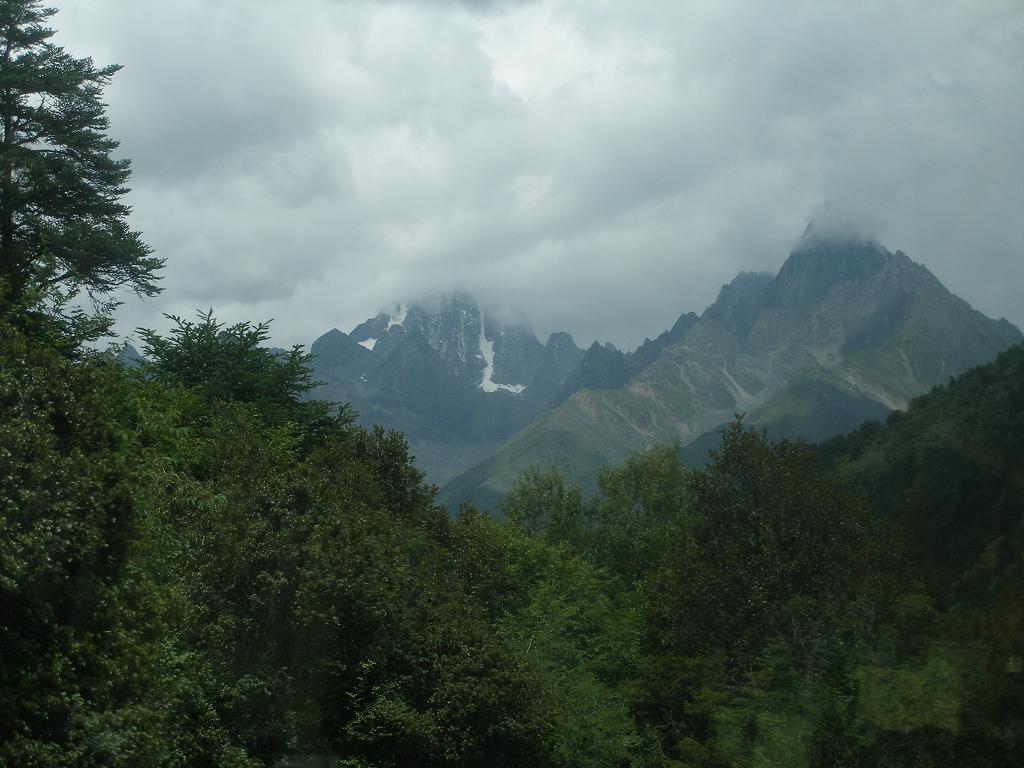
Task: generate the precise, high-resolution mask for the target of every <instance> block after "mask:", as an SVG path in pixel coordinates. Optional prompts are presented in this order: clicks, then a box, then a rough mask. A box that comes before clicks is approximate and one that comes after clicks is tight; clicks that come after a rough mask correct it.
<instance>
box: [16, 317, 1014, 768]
mask: <svg viewBox="0 0 1024 768" xmlns="http://www.w3.org/2000/svg"><path fill="white" fill-rule="evenodd" d="M2 330H3V333H2V334H0V411H2V412H0V478H2V483H3V497H2V506H0V528H2V538H0V601H2V605H3V606H4V610H3V614H2V616H3V618H2V630H3V636H2V646H0V653H2V656H0V658H2V665H0V762H2V764H5V765H11V766H20V765H26V766H27V765H32V766H47V765H54V766H57V765H81V766H98V765H126V766H127V765H140V764H145V765H160V766H164V765H167V766H185V765H211V766H214V765H215V766H248V765H273V764H275V763H278V762H279V761H280V760H282V759H285V758H286V757H287V756H289V755H293V756H294V755H321V756H332V759H333V760H334V761H335V762H337V764H340V765H350V766H406V765H423V766H433V765H436V766H441V765H462V766H477V765H479V766H484V765H486V766H492V765H509V766H513V765H523V764H536V765H550V766H580V765H585V766H627V765H634V766H672V765H676V766H684V765H685V766H747V765H750V766H754V765H808V766H810V765H815V766H817V765H821V766H825V765H844V766H845V765H864V766H875V765H892V766H904V765H906V766H910V765H915V766H916V765H940V764H942V765H945V764H948V762H949V761H950V760H953V761H954V762H957V763H960V764H971V765H991V766H1002V765H1014V764H1019V761H1020V759H1021V757H1022V754H1024V753H1022V747H1024V745H1022V739H1021V736H1020V734H1021V733H1022V732H1024V731H1022V729H1021V725H1022V720H1021V713H1022V711H1024V707H1022V702H1024V685H1022V680H1021V677H1022V675H1021V667H1022V665H1021V662H1020V659H1021V658H1022V657H1024V648H1022V647H1021V644H1020V637H1021V636H1022V632H1021V630H1022V629H1024V611H1022V609H1021V604H1022V602H1021V599H1020V597H1021V587H1020V579H1019V571H1018V570H1016V569H1017V567H1018V566H1017V563H1018V561H1017V560H1012V561H1011V560H1007V559H1005V558H1004V559H1000V558H998V557H996V556H995V555H993V554H991V553H992V552H993V551H995V552H997V553H1001V552H1003V551H1004V549H1001V548H1000V547H1003V546H1004V545H1003V544H1002V542H1004V541H1007V540H1010V539H1011V537H1012V536H1014V535H1016V532H1017V531H1019V527H1015V526H1014V525H1009V524H1008V522H1007V521H1008V520H1009V518H1010V517H1012V515H1011V512H1012V510H1014V509H1016V510H1017V511H1018V513H1019V510H1020V506H1019V505H1016V502H1014V500H1013V499H1014V498H1019V497H1013V496H1012V495H1011V494H1012V493H1014V492H1016V491H1015V489H1016V488H1017V486H1016V485H1014V483H1015V482H1017V480H1016V479H1015V478H1019V475H1020V461H1021V458H1020V457H1021V454H1020V453H1019V452H1018V451H1016V447H1017V442H1015V441H1018V440H1019V436H1018V435H1017V434H1016V433H1014V434H1010V433H1008V432H1007V431H1006V430H1007V429H1010V428H1011V427H1012V426H1013V425H1015V424H1018V423H1019V420H1020V413H1021V403H1020V397H1019V393H1020V387H1021V379H1022V371H1021V364H1020V361H1021V359H1022V357H1024V353H1022V351H1021V350H1020V349H1015V350H1012V351H1011V352H1009V353H1007V354H1006V355H1004V356H1003V357H1002V358H1000V360H999V361H997V362H996V363H995V364H993V365H992V366H989V367H987V368H984V369H979V370H977V371H974V372H972V373H971V374H969V375H967V376H965V377H962V379H960V380H958V381H956V382H954V383H952V384H951V385H950V386H949V387H948V388H944V389H943V390H941V391H937V392H936V393H934V394H933V395H931V396H929V397H928V398H925V399H923V400H921V401H919V402H918V403H916V404H915V405H914V407H913V408H912V409H911V410H910V412H909V413H907V414H905V415H901V416H899V417H896V418H894V419H893V420H892V423H891V424H889V425H888V426H885V427H873V428H866V429H865V430H862V431H861V432H860V433H857V434H855V435H852V436H850V437H849V438H847V439H846V440H845V442H836V443H833V444H831V445H830V446H829V447H828V450H826V451H819V450H817V449H814V448H812V447H809V446H807V445H804V444H802V443H789V442H781V443H774V444H773V443H770V442H768V441H767V440H766V439H765V438H764V437H763V436H762V435H760V434H758V433H756V432H751V431H749V430H746V429H744V428H743V427H742V426H741V425H740V424H734V425H732V426H731V427H730V428H729V429H728V430H726V431H725V433H724V434H723V437H722V445H721V449H720V451H719V452H718V453H717V454H716V455H714V456H713V457H712V460H711V461H710V463H709V464H708V466H707V467H706V468H705V469H702V470H699V471H694V470H689V469H687V468H685V467H684V466H683V465H682V464H681V463H680V461H679V458H678V450H677V449H676V447H675V446H667V447H665V448H663V449H656V450H653V451H649V452H647V453H645V454H642V455H639V456H637V457H635V458H633V459H630V460H629V461H627V462H626V463H625V464H624V465H623V466H621V467H619V468H617V469H613V470H607V471H605V472H604V473H603V474H602V476H601V479H600V486H599V488H600V490H599V493H598V494H597V496H596V497H594V498H593V499H591V500H584V499H583V497H582V495H581V494H580V492H579V490H578V489H577V488H574V487H572V486H568V485H566V484H565V483H564V482H563V481H562V479H561V478H560V477H559V476H558V475H557V473H544V472H538V471H531V472H528V473H526V474H525V475H524V476H523V477H521V478H520V480H519V482H518V483H517V484H516V486H515V488H514V489H513V491H512V493H511V494H510V495H509V496H508V497H507V498H506V499H505V500H504V502H503V507H502V511H503V513H504V517H505V518H506V522H499V521H497V520H495V519H493V518H492V517H490V516H489V515H486V514H482V513H480V512H478V511H476V510H475V509H473V508H472V507H466V508H464V509H463V510H462V511H461V513H460V514H459V516H458V517H457V519H455V520H452V519H450V518H449V517H448V516H447V514H446V513H445V512H444V511H443V510H442V509H441V508H440V507H438V506H436V505H435V504H434V500H433V491H432V489H430V488H428V487H425V486H424V485H423V483H422V476H421V475H420V473H419V472H417V471H416V469H415V468H414V467H413V465H412V463H411V461H410V458H409V456H408V453H407V449H406V445H405V442H404V440H403V439H402V437H401V436H400V435H397V434H394V433H390V434H386V433H384V432H382V431H380V430H377V431H372V432H368V431H366V430H363V429H362V428H359V427H357V426H355V425H354V424H353V422H352V419H351V414H350V413H349V412H348V411H347V410H342V411H341V412H340V413H339V414H337V415H336V416H333V417H332V416H329V415H328V414H327V411H326V406H325V405H316V406H314V405H311V404H308V403H305V404H304V403H302V402H301V401H300V396H301V395H302V394H303V392H304V391H305V388H306V387H307V386H308V384H309V380H308V373H306V372H305V369H304V368H302V363H303V362H304V360H305V357H304V355H303V353H302V351H301V350H294V351H293V352H292V353H290V354H288V353H285V354H274V353H272V352H270V351H269V350H266V349H265V348H263V347H262V346H261V342H262V341H263V340H264V339H265V333H266V328H265V326H251V325H247V324H243V325H241V326H236V327H234V328H230V329H224V328H222V327H221V326H220V325H219V324H218V323H217V322H216V321H215V320H214V319H213V318H212V317H211V316H209V315H204V316H203V317H202V318H201V319H200V322H199V323H193V324H188V323H181V324H179V326H178V328H177V329H176V330H175V331H173V332H172V333H171V334H170V336H168V337H166V338H164V337H160V336H159V335H157V334H147V352H148V356H149V360H148V362H147V363H146V364H145V365H144V366H143V367H142V368H141V369H138V370H129V369H125V368H123V367H122V366H121V365H119V364H117V363H116V362H114V361H113V360H112V359H111V358H109V357H107V356H104V355H98V354H90V353H86V352H83V351H81V350H80V351H79V353H78V354H77V355H75V356H69V355H68V354H67V344H66V343H64V342H61V341H60V339H61V333H62V329H61V328H60V327H59V326H53V328H52V329H51V332H50V333H49V334H46V333H42V332H34V333H35V335H32V336H28V335H26V331H24V330H23V329H21V328H19V327H18V326H17V324H11V323H5V324H4V326H3V329H2ZM982 395H985V396H982ZM311 414H312V416H313V417H311ZM954 423H955V424H962V423H966V424H970V425H973V429H974V430H975V431H974V432H973V433H972V434H974V435H976V436H978V438H979V440H980V441H981V442H979V443H971V442H970V441H969V440H966V439H957V441H956V444H957V446H958V450H960V451H961V453H962V458H961V460H960V462H959V463H957V464H956V465H955V466H956V467H960V468H961V471H960V474H952V473H951V469H950V467H951V466H953V465H948V466H946V469H944V470H943V469H942V468H941V467H939V468H936V467H935V462H934V460H928V458H929V455H930V454H929V453H928V451H935V452H939V451H940V448H929V447H928V446H930V445H933V444H938V445H939V446H941V444H942V440H943V439H944V438H943V437H942V436H943V435H950V434H954V435H956V434H960V433H959V432H958V431H957V428H955V427H954V426H951V425H952V424H954ZM903 425H913V428H912V429H910V430H909V431H906V430H908V427H905V426H903ZM929 434H932V435H935V437H934V439H933V440H929V439H928V437H927V436H928V435H929ZM981 445H984V448H985V450H984V451H983V450H981V448H980V446H981ZM914 446H917V447H916V448H914ZM972 446H973V448H972ZM949 450H952V449H949ZM873 456H887V457H890V458H889V460H890V461H891V462H894V464H893V466H894V469H893V470H892V471H899V472H901V473H902V474H901V479H900V480H895V479H892V478H889V476H888V475H886V474H885V471H889V470H885V471H883V469H882V465H881V463H878V462H874V463H873V462H872V460H871V457H873ZM901 456H902V457H903V458H902V459H901V458H899V457H901ZM922 457H923V461H922ZM899 462H902V463H899ZM833 466H838V467H839V469H840V471H839V474H835V473H833V472H832V470H831V467H833ZM940 471H941V472H942V473H943V477H941V478H940V477H939V476H938V475H933V474H931V473H934V472H940ZM978 477H982V478H983V479H984V482H982V481H980V480H977V478H978ZM928 478H931V480H928ZM926 481H927V482H926ZM940 483H946V485H940ZM955 483H960V485H955ZM950 484H954V485H952V486H951V485H950ZM929 487H935V488H938V489H939V490H936V492H935V493H936V495H935V496H934V497H930V496H928V495H927V492H926V490H924V489H926V488H929ZM907 488H909V489H918V490H916V491H915V492H914V493H915V494H916V495H913V496H911V497H909V498H910V500H911V503H908V501H907V499H908V497H907V495H906V493H905V492H904V489H907ZM865 498H866V499H867V500H866V501H865ZM954 498H959V499H960V501H959V502H956V503H954ZM943 505H953V507H954V508H955V509H956V510H957V514H956V515H953V516H949V515H946V516H945V517H941V518H939V520H938V521H933V522H934V525H932V526H931V527H927V526H925V527H922V526H921V524H920V523H921V521H922V520H924V519H926V518H927V512H928V509H935V510H937V513H938V514H943V512H942V510H944V509H945V508H946V507H944V506H943ZM1000 505H1002V506H1000ZM873 509H877V510H881V511H882V512H883V513H884V514H877V513H876V512H875V511H873ZM1000 510H1001V511H1000ZM949 520H952V521H953V522H954V523H955V525H956V526H958V527H956V528H955V529H953V532H955V533H956V535H957V536H958V537H959V539H960V540H961V541H959V542H958V543H957V545H956V546H958V547H965V546H967V545H965V544H963V539H964V538H965V537H968V538H970V541H972V542H974V543H973V544H972V547H973V548H972V549H970V550H969V551H970V552H976V551H980V552H981V553H982V555H981V556H980V560H977V561H976V560H975V559H974V558H973V555H972V556H971V557H969V558H967V559H965V560H963V561H962V563H963V564H964V566H963V567H965V568H967V570H968V573H966V574H964V573H959V572H958V573H954V572H953V568H952V566H951V564H950V562H949V561H948V560H944V559H942V558H941V557H935V556H933V554H934V553H933V550H932V549H930V547H934V546H935V545H936V544H937V542H938V540H939V539H938V536H939V533H937V531H939V530H940V528H939V523H942V524H944V525H952V524H953V523H950V522H948V521H949ZM943 521H947V522H943ZM1015 524H1017V525H1019V518H1017V519H1016V523H1015ZM985 542H987V544H986V543H985ZM979 548H980V549H979ZM958 551H959V550H958ZM964 551H968V550H966V549H965V550H964ZM1017 552H1018V556H1019V549H1018V550H1017ZM919 553H920V554H919ZM986 553H988V554H987V555H986ZM979 563H980V564H979ZM993 563H995V565H993ZM936 565H939V566H940V567H935V566H936ZM997 566H998V567H997ZM984 567H997V571H998V576H999V578H998V580H997V582H998V583H997V582H994V581H992V580H991V579H989V581H988V582H986V583H990V584H992V585H994V586H992V590H991V592H990V593H986V594H987V599H986V600H984V601H974V602H973V603H970V604H969V605H968V604H961V603H960V602H958V603H955V604H954V603H951V602H950V599H949V596H950V595H951V594H953V593H954V592H956V591H957V590H958V589H960V588H961V585H962V583H968V582H969V583H972V584H973V583H975V581H976V580H977V578H979V577H978V573H979V568H984ZM986 573H989V572H988V571H986ZM972 594H974V593H972ZM961 602H962V601H961Z"/></svg>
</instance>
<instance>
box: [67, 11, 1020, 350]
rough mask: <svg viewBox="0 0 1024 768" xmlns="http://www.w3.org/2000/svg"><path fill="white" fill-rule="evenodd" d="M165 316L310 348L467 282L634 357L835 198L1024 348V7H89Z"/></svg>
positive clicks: (158, 307)
mask: <svg viewBox="0 0 1024 768" xmlns="http://www.w3.org/2000/svg"><path fill="white" fill-rule="evenodd" d="M59 7H61V8H62V11H61V12H60V13H59V14H58V15H57V17H55V19H54V25H55V26H56V27H57V28H58V30H59V39H60V41H61V42H62V43H63V44H65V45H66V46H67V47H68V49H69V50H71V51H72V52H74V53H75V54H76V55H92V56H94V57H95V58H96V59H97V60H98V61H101V62H104V61H111V60H112V61H119V62H121V63H123V64H125V66H126V68H125V70H124V71H123V72H122V73H120V74H119V75H118V76H117V78H116V79H115V82H114V85H113V86H112V87H111V89H110V91H109V93H108V97H109V101H110V114H111V117H112V121H113V129H112V132H113V134H114V135H115V137H117V138H119V139H121V140H122V142H123V143H122V149H123V151H124V152H125V154H126V155H127V156H129V157H131V158H132V159H133V162H134V168H135V175H134V177H133V187H134V191H133V193H132V198H131V202H132V204H133V205H134V207H135V220H134V224H135V226H136V227H138V228H140V229H141V230H142V231H143V232H144V233H145V235H146V238H147V240H148V242H150V244H152V245H153V246H154V247H155V248H156V250H157V252H158V253H159V254H160V255H162V256H165V257H166V258H167V260H168V268H167V271H166V274H167V277H166V280H165V282H164V285H165V292H164V294H163V295H162V296H161V297H160V298H159V299H157V300H151V301H148V302H145V303H136V302H130V303H129V304H127V305H126V306H125V307H124V308H123V310H122V314H121V319H120V320H121V321H120V327H122V328H124V329H130V328H131V327H133V326H134V325H138V324H143V325H158V324H159V321H160V313H161V312H164V311H175V312H179V313H180V312H184V313H186V314H187V313H190V312H191V310H192V308H194V307H207V306H213V307H215V308H216V309H217V311H218V312H219V313H220V314H221V315H222V316H223V317H224V319H227V320H238V319H253V320H262V319H265V318H268V317H274V318H276V321H275V324H274V326H273V332H274V333H275V339H276V340H277V341H279V342H281V343H282V344H283V343H292V342H302V343H308V342H310V341H312V340H313V339H314V338H315V337H316V336H317V335H319V334H320V333H322V332H323V331H325V330H327V329H329V328H331V327H333V326H338V327H341V328H348V327H351V326H353V325H355V324H356V323H357V322H359V321H360V320H362V319H363V318H365V317H367V316H369V315H372V314H374V313H375V312H376V310H377V309H378V308H380V307H383V306H390V305H392V304H393V303H394V302H395V301H396V300H399V299H404V298H414V297H416V296H418V295H420V294H426V293H430V292H436V291H439V290H445V289H448V288H459V289H464V290H468V291H470V292H473V293H474V294H476V295H477V296H478V297H479V298H480V299H481V300H483V301H484V302H486V303H488V304H491V305H493V306H495V307H496V308H502V309H504V310H505V311H510V312H513V313H514V312H518V311H520V310H521V311H523V312H525V313H526V315H527V316H529V317H531V318H532V320H533V323H534V325H535V327H536V329H537V331H538V332H539V333H540V334H541V335H546V333H547V332H550V331H552V330H558V329H565V330H569V331H570V332H572V333H573V334H574V335H575V336H576V337H577V340H578V341H580V342H581V343H586V342H589V341H590V340H592V339H594V338H601V339H610V340H612V341H613V342H615V343H616V344H617V345H619V346H622V347H631V346H635V345H636V344H637V343H638V342H639V341H640V340H642V338H643V336H645V335H654V334H656V333H658V332H659V331H660V330H662V329H663V328H665V327H668V326H669V325H671V323H672V322H673V321H674V320H675V318H676V317H677V316H678V315H679V314H680V313H681V312H683V311H689V310H691V309H692V310H696V311H700V310H701V309H703V307H704V306H706V305H707V304H708V303H710V302H711V301H712V300H713V299H714V296H715V295H716V293H717V290H718V288H719V286H720V285H721V284H722V283H723V282H726V281H728V280H729V279H731V277H732V276H733V275H734V274H735V273H736V272H737V271H739V270H741V269H757V270H759V269H776V268H777V267H778V266H779V265H780V264H781V262H782V261H783V259H784V258H785V256H786V254H787V253H788V250H789V248H790V247H791V246H792V245H793V244H794V243H795V242H796V241H797V239H798V238H799V237H800V235H801V233H802V232H803V229H804V227H805V225H806V223H807V221H808V219H809V217H811V216H812V215H813V214H814V212H815V211H816V210H818V209H819V208H820V206H821V205H822V204H823V203H825V202H826V201H828V202H829V203H830V205H831V206H832V208H833V209H836V210H842V211H845V212H847V214H846V215H847V217H848V218H851V217H852V218H855V219H857V220H861V221H870V222H872V224H871V228H872V229H875V230H877V234H878V236H880V237H881V239H882V240H883V242H885V243H886V244H887V245H889V247H891V248H893V249H895V248H902V249H903V250H905V251H906V252H907V253H908V254H909V255H910V256H911V257H912V258H914V259H916V260H918V261H922V262H924V263H926V264H927V265H928V266H929V267H930V268H931V269H932V270H933V271H934V272H936V274H937V275H938V276H939V277H940V278H941V279H942V280H943V281H944V282H945V283H946V284H947V286H948V287H949V288H950V289H951V290H953V291H954V292H956V293H958V294H960V295H961V296H963V297H964V298H966V299H967V300H969V301H971V302H972V303H973V304H975V305H976V306H977V307H978V308H979V309H981V310H983V311H985V312H986V313H988V314H991V315H996V316H999V315H1005V316H1007V317H1008V318H1009V319H1010V320H1012V321H1014V322H1016V323H1017V324H1018V325H1024V309H1022V306H1024V305H1022V304H1021V302H1020V300H1019V296H1020V292H1021V288H1022V286H1024V253H1022V250H1024V246H1022V243H1024V220H1022V215H1021V214H1020V211H1024V187H1022V186H1021V184H1020V179H1021V178H1024V102H1022V101H1021V99H1020V98H1019V92H1020V89H1021V86H1022V82H1021V80H1022V76H1021V75H1020V73H1021V72H1024V11H1022V10H1020V8H1019V4H1017V3H1014V2H1010V1H1009V0H1007V1H1006V2H999V1H998V0H988V1H987V2H976V0H952V1H951V2H948V3H943V4H941V5H938V6H936V5H935V4H933V3H929V2H925V1H924V0H910V1H909V2H906V3H901V4H899V5H898V6H894V5H893V4H892V3H883V2H878V1H869V2H866V3H857V4H852V3H832V2H809V0H807V1H804V2H799V1H797V0H793V1H792V2H786V3H778V4H770V5H758V6H751V4H749V3H741V2H739V1H738V0H720V1H716V2H710V0H708V1H704V2H696V1H694V2H685V3H680V2H677V1H676V0H651V2H647V3H643V4H636V3H629V4H626V3H622V4H610V3H609V4H606V3H594V2H592V1H590V0H586V1H584V0H545V1H543V2H541V1H538V2H517V3H510V2H488V3H484V4H480V3H470V2H458V1H456V0H432V1H427V0H422V1H421V2H413V1H412V0H407V1H405V2H397V1H396V2H360V1H358V0H353V1H352V2H336V1H332V0H301V1H300V2H296V3H289V4H281V3H272V2H269V1H268V0H223V1H222V2H219V3H215V4H211V3H201V2H199V0H182V2H179V3H175V4H173V7H172V6H171V5H169V4H166V3H159V2H156V0H144V1H142V2H139V1H138V0H137V1H136V2H129V1H128V0H91V2H90V3H89V7H88V9H86V8H83V7H81V4H74V3H71V2H70V0H65V1H64V2H62V3H60V4H59Z"/></svg>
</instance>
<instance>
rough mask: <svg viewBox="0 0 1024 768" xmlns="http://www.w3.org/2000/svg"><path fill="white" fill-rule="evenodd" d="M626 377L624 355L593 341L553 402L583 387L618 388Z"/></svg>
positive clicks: (593, 388) (569, 395)
mask: <svg viewBox="0 0 1024 768" xmlns="http://www.w3.org/2000/svg"><path fill="white" fill-rule="evenodd" d="M628 378H629V372H628V370H627V368H626V356H625V355H624V354H622V352H620V351H619V350H617V349H615V348H614V347H611V348H609V347H608V346H604V345H601V344H598V343H597V342H596V341H595V342H594V343H593V344H591V345H590V348H589V349H587V351H586V353H584V355H583V359H582V360H581V361H580V364H579V366H578V367H577V368H576V370H575V371H574V372H573V374H572V375H571V376H570V377H569V379H568V380H567V381H566V382H565V384H564V386H563V388H562V391H561V393H560V394H559V396H558V397H557V398H556V399H555V402H556V403H560V402H563V401H564V400H566V399H568V398H569V397H571V396H572V395H573V394H574V393H576V392H579V391H580V390H583V389H592V390H599V389H619V388H620V387H622V386H623V385H625V383H626V381H627V379H628Z"/></svg>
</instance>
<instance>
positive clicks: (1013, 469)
mask: <svg viewBox="0 0 1024 768" xmlns="http://www.w3.org/2000/svg"><path fill="white" fill-rule="evenodd" d="M823 452H824V454H825V455H826V457H827V463H828V464H829V465H830V466H831V468H833V469H834V470H835V471H836V472H837V474H838V475H839V477H840V478H841V479H842V480H843V481H844V482H845V483H846V484H847V485H848V486H849V487H850V488H851V490H853V491H854V492H856V493H857V494H858V495H860V496H862V497H863V498H865V499H866V500H867V501H868V502H869V503H870V505H871V508H872V509H874V510H876V511H877V512H879V513H881V514H883V515H885V516H886V517H888V518H889V519H890V520H892V521H894V522H896V523H897V524H899V525H900V527H901V528H902V529H903V530H904V531H905V532H906V534H907V535H908V539H909V541H910V542H911V543H912V544H913V545H914V546H915V548H916V552H915V554H917V555H918V556H919V557H920V558H921V559H922V560H923V561H924V563H925V564H926V565H927V566H928V567H929V568H930V569H931V570H932V571H933V572H937V573H939V574H940V575H941V576H942V577H943V578H942V579H941V580H940V581H941V583H942V584H944V585H948V587H949V590H950V595H951V597H952V598H953V599H954V601H955V602H958V603H966V604H970V605H978V604H987V603H990V602H991V601H992V600H993V599H995V598H997V597H998V596H999V594H1000V593H1001V592H1002V591H1003V590H1004V589H1005V588H1007V587H1008V586H1011V587H1012V585H1014V584H1017V585H1019V584H1020V582H1021V579H1022V578H1024V346H1021V345H1016V346H1014V347H1011V348H1010V349H1008V350H1006V351H1005V352H1003V353H1002V354H1000V355H999V357H998V358H996V360H995V361H994V362H992V363H990V364H988V365H985V366H981V367H978V368H974V369H972V370H970V371H968V372H967V373H965V374H963V375H961V376H958V377H957V378H955V379H953V380H950V381H949V383H948V384H945V385H942V386H939V387H936V388H935V389H933V390H932V391H931V392H929V393H928V394H927V395H923V396H922V397H920V398H917V399H915V400H914V401H912V402H911V404H910V407H909V408H908V409H907V411H906V412H900V413H894V414H893V415H892V416H891V417H890V418H889V419H888V420H887V422H886V423H885V424H867V425H865V426H863V427H862V428H860V429H859V430H857V431H856V432H853V433H851V434H849V435H843V436H841V437H836V438H833V439H832V440H830V441H829V442H827V443H825V444H824V446H823ZM1018 588H1019V587H1018Z"/></svg>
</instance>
